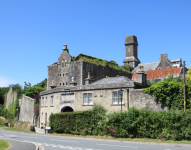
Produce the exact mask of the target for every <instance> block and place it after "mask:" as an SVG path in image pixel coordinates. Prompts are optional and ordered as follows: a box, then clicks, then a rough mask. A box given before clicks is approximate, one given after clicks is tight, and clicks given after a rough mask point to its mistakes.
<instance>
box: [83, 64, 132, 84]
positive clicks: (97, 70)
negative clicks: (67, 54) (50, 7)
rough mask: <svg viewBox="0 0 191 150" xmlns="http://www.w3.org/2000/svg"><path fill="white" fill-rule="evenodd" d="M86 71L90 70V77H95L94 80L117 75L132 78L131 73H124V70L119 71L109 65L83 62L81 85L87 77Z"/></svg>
mask: <svg viewBox="0 0 191 150" xmlns="http://www.w3.org/2000/svg"><path fill="white" fill-rule="evenodd" d="M88 72H90V77H91V78H93V79H95V81H97V80H99V79H102V78H105V77H106V76H108V77H116V76H117V75H120V76H126V77H128V78H129V79H131V78H132V74H131V73H126V72H124V71H119V70H116V69H112V68H109V67H103V66H101V65H96V64H91V63H88V62H83V85H85V79H86V78H87V77H88Z"/></svg>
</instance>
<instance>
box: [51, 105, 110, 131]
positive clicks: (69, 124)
mask: <svg viewBox="0 0 191 150" xmlns="http://www.w3.org/2000/svg"><path fill="white" fill-rule="evenodd" d="M105 113H106V110H105V109H104V108H103V107H102V106H100V105H96V104H94V107H93V109H92V110H88V111H79V112H64V113H63V112H62V113H57V114H51V115H50V118H49V121H50V126H51V127H52V131H53V132H58V133H70V134H81V135H87V134H88V135H105V134H106V133H105V131H104V129H105V128H106V123H104V122H106V121H107V118H106V115H105ZM102 132H104V134H103V133H102Z"/></svg>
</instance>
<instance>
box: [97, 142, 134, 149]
mask: <svg viewBox="0 0 191 150" xmlns="http://www.w3.org/2000/svg"><path fill="white" fill-rule="evenodd" d="M96 144H97V145H105V146H117V147H130V148H138V147H134V146H121V145H110V144H99V143H96Z"/></svg>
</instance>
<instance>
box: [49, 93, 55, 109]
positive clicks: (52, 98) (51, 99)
mask: <svg viewBox="0 0 191 150" xmlns="http://www.w3.org/2000/svg"><path fill="white" fill-rule="evenodd" d="M50 107H54V96H53V95H52V96H50Z"/></svg>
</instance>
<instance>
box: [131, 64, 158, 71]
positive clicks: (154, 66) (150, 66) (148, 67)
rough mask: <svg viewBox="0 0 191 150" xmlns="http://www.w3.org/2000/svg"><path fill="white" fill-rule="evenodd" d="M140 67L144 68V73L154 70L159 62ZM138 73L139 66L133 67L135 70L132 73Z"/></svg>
mask: <svg viewBox="0 0 191 150" xmlns="http://www.w3.org/2000/svg"><path fill="white" fill-rule="evenodd" d="M140 65H142V66H143V67H144V71H148V70H155V69H156V68H157V66H158V65H159V62H152V63H145V64H140ZM138 71H139V65H138V66H137V67H135V69H134V70H133V73H134V72H138Z"/></svg>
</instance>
